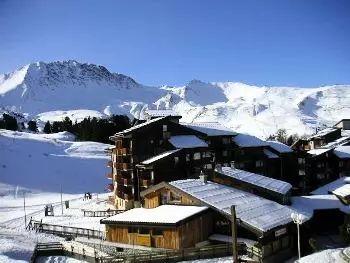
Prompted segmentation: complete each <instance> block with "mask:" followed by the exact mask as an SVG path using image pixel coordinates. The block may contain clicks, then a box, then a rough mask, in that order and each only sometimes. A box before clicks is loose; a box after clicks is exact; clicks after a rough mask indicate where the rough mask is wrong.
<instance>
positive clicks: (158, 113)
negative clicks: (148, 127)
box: [145, 110, 181, 117]
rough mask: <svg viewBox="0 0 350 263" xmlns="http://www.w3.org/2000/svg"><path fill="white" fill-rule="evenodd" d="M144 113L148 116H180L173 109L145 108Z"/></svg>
mask: <svg viewBox="0 0 350 263" xmlns="http://www.w3.org/2000/svg"><path fill="white" fill-rule="evenodd" d="M145 114H146V115H148V116H150V117H166V116H176V117H181V115H180V114H178V113H176V112H175V111H173V110H146V112H145Z"/></svg>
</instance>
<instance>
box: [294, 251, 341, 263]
mask: <svg viewBox="0 0 350 263" xmlns="http://www.w3.org/2000/svg"><path fill="white" fill-rule="evenodd" d="M346 249H347V248H336V249H326V250H322V251H319V252H316V253H313V254H311V255H308V256H304V257H302V258H300V259H299V260H296V261H295V263H334V262H337V263H347V262H348V260H346V257H345V256H344V254H343V253H344V252H343V251H345V250H346Z"/></svg>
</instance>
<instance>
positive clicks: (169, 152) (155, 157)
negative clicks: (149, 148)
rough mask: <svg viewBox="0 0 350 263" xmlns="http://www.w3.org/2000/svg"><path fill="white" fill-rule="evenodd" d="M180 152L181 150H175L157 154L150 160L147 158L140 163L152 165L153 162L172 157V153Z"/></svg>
mask: <svg viewBox="0 0 350 263" xmlns="http://www.w3.org/2000/svg"><path fill="white" fill-rule="evenodd" d="M180 150H181V149H176V150H170V151H166V152H163V153H161V154H158V155H156V156H153V157H151V158H149V159H147V160H144V161H143V162H141V164H151V163H154V162H156V161H158V160H161V159H163V158H165V157H168V156H170V155H172V154H174V153H176V152H178V151H180Z"/></svg>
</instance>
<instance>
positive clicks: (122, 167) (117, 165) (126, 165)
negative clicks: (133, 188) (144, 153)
mask: <svg viewBox="0 0 350 263" xmlns="http://www.w3.org/2000/svg"><path fill="white" fill-rule="evenodd" d="M114 167H115V168H116V169H119V170H130V169H132V166H131V164H130V163H115V164H114Z"/></svg>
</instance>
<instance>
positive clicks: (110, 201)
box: [108, 195, 115, 205]
mask: <svg viewBox="0 0 350 263" xmlns="http://www.w3.org/2000/svg"><path fill="white" fill-rule="evenodd" d="M114 202H115V197H114V196H113V195H110V196H108V203H110V204H112V205H114Z"/></svg>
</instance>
